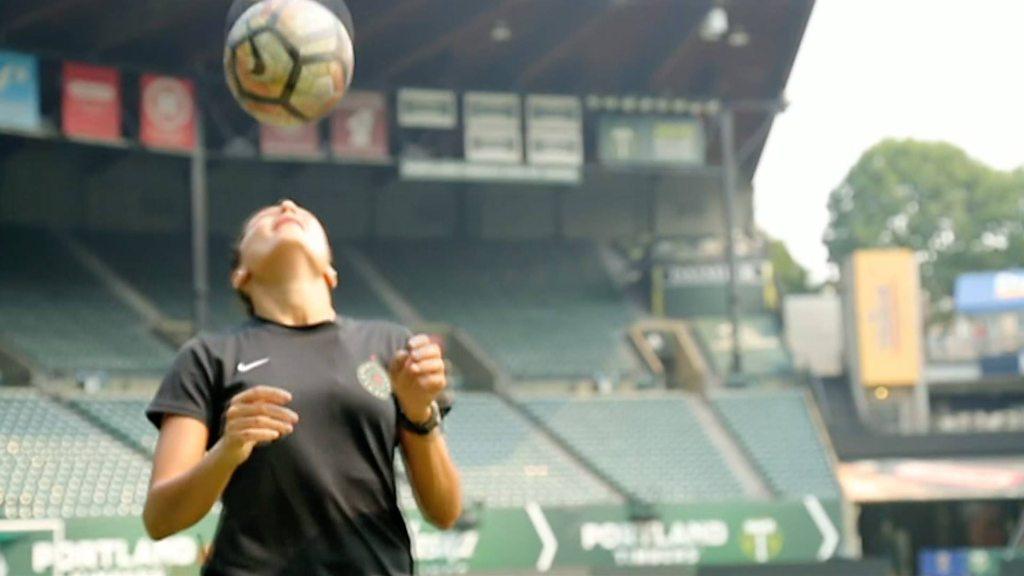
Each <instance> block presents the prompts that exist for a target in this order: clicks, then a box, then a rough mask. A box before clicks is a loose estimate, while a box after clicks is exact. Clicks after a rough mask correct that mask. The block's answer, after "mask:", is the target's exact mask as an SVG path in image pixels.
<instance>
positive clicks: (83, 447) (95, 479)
mask: <svg viewBox="0 0 1024 576" xmlns="http://www.w3.org/2000/svg"><path fill="white" fill-rule="evenodd" d="M149 473H150V463H149V461H148V460H147V459H146V458H144V457H142V456H141V455H140V454H138V453H136V452H135V451H133V450H131V449H130V448H128V447H126V446H124V445H123V444H121V443H120V442H118V441H116V440H114V439H113V438H111V437H110V436H108V435H107V434H105V433H104V432H103V431H102V430H100V429H99V428H97V427H95V426H93V425H92V424H90V423H89V422H88V421H87V420H85V419H84V418H82V417H81V416H79V415H78V414H75V413H74V412H73V411H71V410H69V409H67V408H65V407H63V406H61V405H59V404H58V403H56V402H54V401H53V400H50V399H48V398H46V397H44V396H42V395H41V394H39V393H38V392H37V391H34V390H21V389H11V388H6V389H5V388H0V518H7V519H29V518H72V517H110V516H135V517H137V516H139V515H140V514H141V513H142V506H143V504H144V503H145V498H146V490H147V487H148V482H149Z"/></svg>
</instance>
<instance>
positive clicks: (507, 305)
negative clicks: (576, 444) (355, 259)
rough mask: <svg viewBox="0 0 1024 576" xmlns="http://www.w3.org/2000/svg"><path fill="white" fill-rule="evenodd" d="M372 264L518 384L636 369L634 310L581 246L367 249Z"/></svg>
mask: <svg viewBox="0 0 1024 576" xmlns="http://www.w3.org/2000/svg"><path fill="white" fill-rule="evenodd" d="M366 252H367V254H368V255H369V256H370V257H371V258H372V259H373V261H374V263H375V264H376V265H377V267H378V268H379V269H380V270H381V271H382V272H383V273H384V275H385V276H386V277H387V278H388V279H389V280H390V281H391V282H392V283H393V284H394V285H395V286H396V288H397V289H398V290H400V291H401V292H402V293H403V294H404V295H405V296H406V297H407V298H408V299H409V300H410V301H411V303H412V304H413V305H414V306H415V307H416V308H417V309H418V310H419V312H420V313H421V314H422V315H423V316H424V317H426V318H427V319H428V320H431V321H441V322H448V323H451V324H454V325H456V326H459V327H461V328H463V329H465V330H467V331H468V332H469V333H470V334H471V335H472V336H473V337H474V338H475V339H476V340H477V341H478V342H479V343H480V344H481V345H482V346H483V347H484V348H485V349H487V350H488V351H489V352H490V353H491V354H493V355H494V357H495V358H496V359H497V360H498V361H499V362H500V363H501V364H502V365H503V366H504V367H505V368H506V370H508V372H509V373H511V374H512V375H514V376H516V377H518V378H523V379H530V378H533V379H545V378H591V377H596V376H607V377H609V378H612V379H615V378H618V377H621V376H623V375H626V374H633V373H635V372H636V371H637V370H638V369H637V367H636V362H635V359H634V358H633V357H632V354H631V351H630V350H629V349H628V348H626V346H625V339H624V337H623V336H622V335H623V331H624V329H625V328H626V327H627V326H628V325H629V324H630V323H631V322H632V320H633V319H634V312H633V310H632V309H631V308H630V306H629V304H628V303H627V301H626V299H625V297H624V295H623V294H622V293H621V292H620V291H619V290H618V289H617V288H616V287H615V286H614V285H613V284H612V282H611V281H610V279H609V277H608V275H607V273H606V271H605V270H604V268H603V266H602V263H601V261H600V258H599V256H598V254H597V250H596V247H595V246H594V245H593V244H592V243H587V242H554V241H524V242H493V241H480V242H474V243H472V244H470V243H460V242H453V241H429V242H415V243H413V242H405V243H397V242H393V243H387V242H384V243H376V244H373V245H371V246H368V247H367V248H366Z"/></svg>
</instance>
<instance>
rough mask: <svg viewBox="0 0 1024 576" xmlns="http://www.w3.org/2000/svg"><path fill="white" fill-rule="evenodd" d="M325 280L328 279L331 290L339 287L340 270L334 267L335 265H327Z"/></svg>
mask: <svg viewBox="0 0 1024 576" xmlns="http://www.w3.org/2000/svg"><path fill="white" fill-rule="evenodd" d="M324 280H327V286H328V287H329V288H330V289H331V290H334V289H335V288H337V287H338V271H337V270H335V269H334V266H328V267H327V271H326V272H324Z"/></svg>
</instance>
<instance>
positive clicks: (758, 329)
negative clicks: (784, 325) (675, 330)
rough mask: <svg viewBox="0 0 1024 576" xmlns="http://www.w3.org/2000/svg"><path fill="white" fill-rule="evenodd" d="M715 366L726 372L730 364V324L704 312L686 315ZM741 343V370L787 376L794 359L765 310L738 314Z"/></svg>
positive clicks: (791, 372) (723, 373)
mask: <svg viewBox="0 0 1024 576" xmlns="http://www.w3.org/2000/svg"><path fill="white" fill-rule="evenodd" d="M689 322H690V324H691V325H692V326H693V327H694V329H695V332H696V334H697V337H698V338H699V339H700V341H701V343H702V345H703V346H704V348H705V350H706V351H707V353H708V354H709V355H710V358H711V362H712V364H713V365H714V367H715V370H716V371H717V372H718V373H719V374H722V375H725V374H728V373H729V370H730V366H731V353H732V325H731V324H730V322H729V319H728V318H725V317H721V316H703V317H696V318H691V319H689ZM740 347H741V352H742V360H743V374H744V375H748V376H754V377H763V378H770V377H772V376H778V375H786V376H790V375H792V374H793V372H794V368H793V361H792V359H791V358H790V356H789V352H788V351H787V350H786V347H785V345H784V344H783V342H782V334H781V331H780V329H779V327H778V325H777V323H776V321H775V319H774V318H772V317H771V316H769V315H765V314H746V315H743V316H742V317H741V318H740Z"/></svg>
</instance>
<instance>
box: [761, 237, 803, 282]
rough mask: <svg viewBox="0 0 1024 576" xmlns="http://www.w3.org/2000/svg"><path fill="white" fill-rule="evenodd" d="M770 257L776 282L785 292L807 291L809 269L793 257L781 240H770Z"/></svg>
mask: <svg viewBox="0 0 1024 576" xmlns="http://www.w3.org/2000/svg"><path fill="white" fill-rule="evenodd" d="M768 259H769V260H770V261H771V263H772V270H773V271H774V273H775V283H776V285H777V286H778V287H779V289H780V290H781V291H782V293H783V294H800V293H804V292H807V291H808V290H809V287H808V285H807V269H806V268H804V267H803V266H801V265H800V263H799V262H797V261H796V260H794V259H793V256H792V255H791V254H790V253H789V249H787V248H786V245H785V244H783V243H782V241H781V240H769V241H768Z"/></svg>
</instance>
